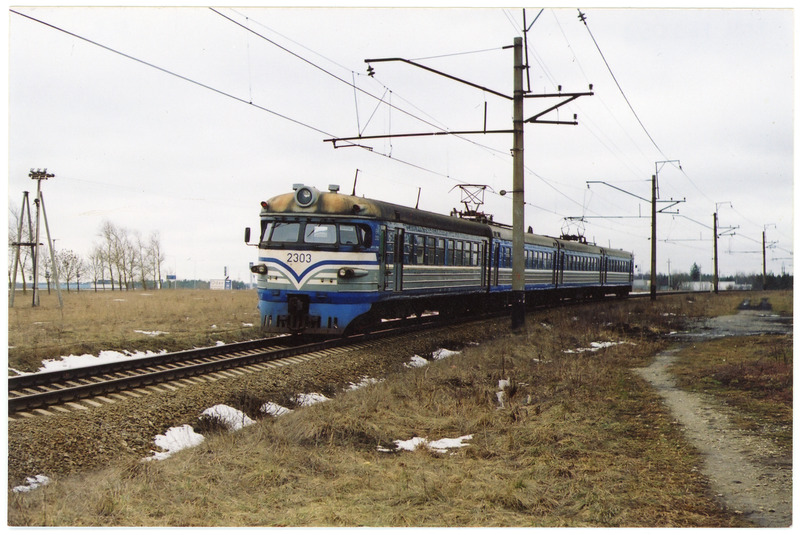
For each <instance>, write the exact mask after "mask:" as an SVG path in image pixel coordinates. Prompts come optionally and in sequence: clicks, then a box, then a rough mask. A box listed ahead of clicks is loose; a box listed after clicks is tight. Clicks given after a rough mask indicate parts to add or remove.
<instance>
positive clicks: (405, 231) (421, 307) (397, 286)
mask: <svg viewBox="0 0 800 535" xmlns="http://www.w3.org/2000/svg"><path fill="white" fill-rule="evenodd" d="M260 215H261V228H260V232H259V238H258V243H257V246H258V262H257V263H255V264H253V265H252V266H251V271H252V272H253V273H256V274H257V276H258V277H257V278H258V307H259V310H260V315H261V327H262V329H263V330H264V331H266V332H270V333H307V334H325V335H342V334H347V333H349V332H352V331H354V330H360V329H362V328H366V327H368V326H370V325H373V324H375V323H377V322H378V321H380V320H381V319H383V318H398V317H407V316H409V315H413V314H416V315H419V314H422V313H423V312H425V311H438V312H439V313H440V314H459V313H468V312H470V311H474V310H487V309H490V308H492V307H500V306H505V305H508V303H510V300H511V229H510V228H509V227H506V226H502V225H498V224H494V223H491V222H485V223H483V222H478V221H475V220H470V219H462V218H460V217H457V216H455V215H451V216H445V215H440V214H435V213H432V212H426V211H423V210H418V209H414V208H408V207H405V206H399V205H395V204H391V203H387V202H383V201H377V200H372V199H366V198H360V197H355V196H351V195H344V194H340V193H338V187H337V186H330V187H329V191H327V192H322V191H319V190H317V189H315V188H313V187H309V186H305V185H301V184H296V185H295V186H294V192H293V193H286V194H283V195H278V196H276V197H273V198H271V199H269V200H268V201H263V202H262V203H261V214H260ZM245 241H246V242H249V241H250V229H249V228H248V229H246V231H245ZM254 245H256V244H254ZM632 282H633V255H632V254H631V253H628V252H625V251H621V250H615V249H608V248H604V247H597V246H594V245H589V244H586V243H581V242H579V241H573V240H567V239H559V238H551V237H548V236H541V235H537V234H532V233H530V232H529V233H526V234H525V292H526V295H525V300H526V302H527V303H541V302H543V301H548V300H557V299H561V298H564V297H602V296H605V295H610V294H614V295H617V296H625V295H627V294H628V293H629V292H630V290H631V285H632Z"/></svg>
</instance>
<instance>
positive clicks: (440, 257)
mask: <svg viewBox="0 0 800 535" xmlns="http://www.w3.org/2000/svg"><path fill="white" fill-rule="evenodd" d="M436 265H437V266H443V265H444V240H443V239H442V238H436Z"/></svg>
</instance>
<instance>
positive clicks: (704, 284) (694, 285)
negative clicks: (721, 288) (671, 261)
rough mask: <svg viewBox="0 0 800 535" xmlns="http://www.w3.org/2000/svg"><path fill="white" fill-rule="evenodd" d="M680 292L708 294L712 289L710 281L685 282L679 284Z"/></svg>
mask: <svg viewBox="0 0 800 535" xmlns="http://www.w3.org/2000/svg"><path fill="white" fill-rule="evenodd" d="M680 289H681V290H684V291H687V292H710V291H712V290H713V289H714V284H713V283H712V282H711V281H686V282H682V283H681V288H680Z"/></svg>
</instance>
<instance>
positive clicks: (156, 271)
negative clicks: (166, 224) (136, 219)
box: [96, 221, 164, 290]
mask: <svg viewBox="0 0 800 535" xmlns="http://www.w3.org/2000/svg"><path fill="white" fill-rule="evenodd" d="M99 235H100V237H101V238H102V239H103V242H102V244H100V245H97V246H96V249H97V256H98V258H99V259H101V260H100V262H101V264H102V265H103V266H105V267H107V268H108V272H109V277H110V278H111V289H112V290H113V289H114V277H115V276H116V282H117V284H118V285H119V288H120V290H121V289H122V288H125V289H131V288H133V287H134V283H135V281H136V280H138V281H139V282H140V283H141V285H142V287H143V288H144V289H145V290H147V289H148V284H149V282H150V281H153V284H154V286H155V287H160V282H161V266H162V264H163V262H164V253H163V251H162V249H161V240H160V238H159V235H158V232H153V233H152V234H151V235H150V237H149V238H148V239H147V240H146V241H145V240H144V239H142V237H141V234H139V232H138V231H134V232H133V233H132V237H131V233H130V232H129V231H128V230H127V229H124V228H121V227H117V226H116V225H114V224H113V223H110V222H108V221H106V222H104V223H103V225H102V226H101V227H100V234H99Z"/></svg>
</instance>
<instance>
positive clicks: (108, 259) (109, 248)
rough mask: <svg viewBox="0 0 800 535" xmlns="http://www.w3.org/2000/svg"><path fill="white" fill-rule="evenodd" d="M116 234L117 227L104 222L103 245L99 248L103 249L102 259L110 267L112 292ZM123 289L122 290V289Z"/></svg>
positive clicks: (102, 227) (102, 231)
mask: <svg viewBox="0 0 800 535" xmlns="http://www.w3.org/2000/svg"><path fill="white" fill-rule="evenodd" d="M115 234H116V227H115V226H114V225H113V224H112V223H111V222H109V221H104V222H103V224H102V226H101V227H100V237H101V238H103V240H104V241H103V243H102V244H101V245H100V246H98V247H100V248H101V250H102V253H101V258H102V259H103V262H104V264H105V265H106V266H107V267H108V277H109V279H111V290H112V291H113V290H114V266H115V263H116V261H115V251H116V248H115V246H114V236H115ZM120 289H122V288H120Z"/></svg>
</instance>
